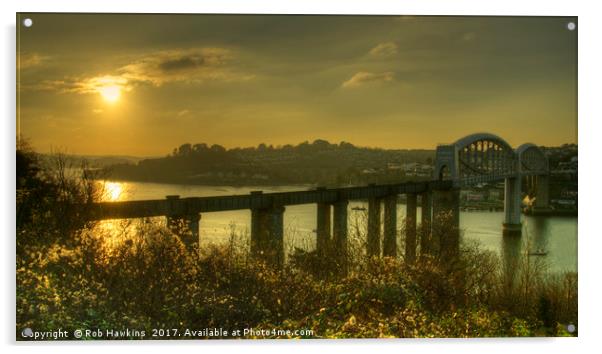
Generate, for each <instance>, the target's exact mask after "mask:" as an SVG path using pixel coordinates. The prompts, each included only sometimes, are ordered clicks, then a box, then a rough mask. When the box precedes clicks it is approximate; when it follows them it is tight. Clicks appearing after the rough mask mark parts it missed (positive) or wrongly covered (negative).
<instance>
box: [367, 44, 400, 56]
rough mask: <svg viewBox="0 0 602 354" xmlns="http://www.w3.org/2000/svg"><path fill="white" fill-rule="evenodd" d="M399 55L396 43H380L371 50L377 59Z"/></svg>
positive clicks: (371, 53)
mask: <svg viewBox="0 0 602 354" xmlns="http://www.w3.org/2000/svg"><path fill="white" fill-rule="evenodd" d="M395 54H397V44H395V43H394V42H385V43H380V44H378V45H377V46H376V47H374V48H372V49H371V50H370V55H371V56H373V57H376V58H387V57H391V56H394V55H395Z"/></svg>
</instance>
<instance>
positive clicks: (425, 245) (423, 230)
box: [420, 192, 433, 255]
mask: <svg viewBox="0 0 602 354" xmlns="http://www.w3.org/2000/svg"><path fill="white" fill-rule="evenodd" d="M420 207H421V209H422V215H421V220H420V255H427V254H431V242H432V241H431V220H432V212H433V210H432V195H431V193H430V192H424V193H421V194H420Z"/></svg>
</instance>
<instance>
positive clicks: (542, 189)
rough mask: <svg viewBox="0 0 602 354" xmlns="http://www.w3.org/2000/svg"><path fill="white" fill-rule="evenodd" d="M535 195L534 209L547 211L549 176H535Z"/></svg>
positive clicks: (548, 204)
mask: <svg viewBox="0 0 602 354" xmlns="http://www.w3.org/2000/svg"><path fill="white" fill-rule="evenodd" d="M535 178H536V190H537V192H536V193H535V208H536V209H548V208H549V207H550V176H548V175H537V176H535Z"/></svg>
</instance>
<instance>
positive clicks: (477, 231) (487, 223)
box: [99, 182, 577, 272]
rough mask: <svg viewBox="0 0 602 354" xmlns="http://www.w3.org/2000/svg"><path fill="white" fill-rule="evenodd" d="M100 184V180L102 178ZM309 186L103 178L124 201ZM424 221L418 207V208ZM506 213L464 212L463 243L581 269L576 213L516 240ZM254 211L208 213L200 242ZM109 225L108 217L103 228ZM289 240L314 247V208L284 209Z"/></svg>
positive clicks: (109, 197)
mask: <svg viewBox="0 0 602 354" xmlns="http://www.w3.org/2000/svg"><path fill="white" fill-rule="evenodd" d="M99 183H100V182H99ZM309 188H310V186H278V187H230V186H197V185H195V186H188V185H173V184H160V183H142V182H105V183H104V190H105V193H104V200H106V201H124V200H143V199H162V198H165V196H166V195H179V196H180V197H181V198H184V197H204V196H220V195H236V194H238V195H240V194H249V193H250V192H251V191H253V190H262V191H264V193H269V192H283V191H294V190H307V189H309ZM366 204H367V203H363V202H351V203H350V205H349V208H350V210H349V218H350V225H349V230H350V233H352V232H353V230H354V227H355V225H357V224H358V223H359V225H361V226H360V227H364V223H363V221H365V211H363V210H354V209H353V208H356V207H359V208H365V207H367V205H366ZM404 216H405V205H403V204H399V205H398V220H399V221H398V226H400V225H401V224H402V220H403V217H404ZM418 220H420V208H418ZM502 220H503V213H502V212H488V211H471V212H461V213H460V228H461V230H462V237H463V240H464V241H472V242H475V241H476V242H477V243H478V244H480V245H481V247H482V248H485V249H488V250H491V251H494V252H497V253H500V254H508V253H510V254H519V253H522V252H524V251H525V250H544V251H546V252H547V254H546V255H544V256H533V257H540V258H541V259H542V260H544V261H545V263H546V264H547V265H548V266H549V269H550V270H551V271H554V272H562V271H577V218H576V217H556V216H553V217H533V216H524V215H523V236H522V238H521V240H520V241H518V242H516V241H514V242H512V241H508V240H505V238H504V237H503V236H502ZM250 222H251V212H250V211H248V210H239V211H229V212H218V213H204V214H203V215H202V219H201V223H200V235H201V236H200V237H201V241H200V245H201V247H203V246H206V245H207V244H209V243H221V242H227V241H228V240H229V239H230V234H231V231H230V230H232V227H234V229H235V230H236V232H237V233H238V234H243V235H245V234H246V235H248V230H250ZM107 225H109V226H110V225H111V222H110V221H107V222H105V224H104V226H105V227H106V226H107ZM284 227H285V244H286V245H288V247H289V249H290V248H291V247H292V246H295V247H300V248H304V249H312V248H314V247H315V233H314V231H313V230H315V228H316V206H315V205H311V204H308V205H298V206H288V207H286V212H285V213H284Z"/></svg>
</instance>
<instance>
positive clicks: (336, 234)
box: [332, 200, 349, 274]
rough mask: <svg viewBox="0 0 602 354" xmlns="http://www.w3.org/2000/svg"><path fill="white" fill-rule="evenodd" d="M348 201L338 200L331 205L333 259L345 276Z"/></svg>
mask: <svg viewBox="0 0 602 354" xmlns="http://www.w3.org/2000/svg"><path fill="white" fill-rule="evenodd" d="M348 205H349V201H347V200H339V201H337V202H335V203H334V204H333V215H332V235H333V244H334V250H333V252H334V253H335V254H334V257H335V258H336V260H337V262H338V264H339V266H340V269H341V273H342V274H347V271H348V269H347V260H348V258H347V257H348V249H347V207H348Z"/></svg>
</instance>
